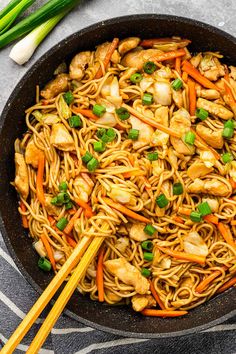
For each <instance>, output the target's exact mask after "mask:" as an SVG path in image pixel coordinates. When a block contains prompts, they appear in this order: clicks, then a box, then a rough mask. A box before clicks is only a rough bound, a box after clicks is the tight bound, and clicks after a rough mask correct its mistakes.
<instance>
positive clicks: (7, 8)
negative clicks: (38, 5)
mask: <svg viewBox="0 0 236 354" xmlns="http://www.w3.org/2000/svg"><path fill="white" fill-rule="evenodd" d="M21 1H22V0H11V1H10V2H9V3H8V4H7V5H6V6H5V7H4V8H3V9H2V10H1V11H0V18H3V17H4V16H5V15H7V14H8V13H9V12H10V11H11V10H12V9H13V8H14V7H16V5H18V4H19V3H20V2H21Z"/></svg>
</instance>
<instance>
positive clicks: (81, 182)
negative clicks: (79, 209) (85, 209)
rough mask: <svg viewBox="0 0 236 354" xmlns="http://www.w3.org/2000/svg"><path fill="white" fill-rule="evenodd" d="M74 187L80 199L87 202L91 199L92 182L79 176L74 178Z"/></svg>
mask: <svg viewBox="0 0 236 354" xmlns="http://www.w3.org/2000/svg"><path fill="white" fill-rule="evenodd" d="M73 187H74V188H75V190H76V192H77V194H78V197H79V199H81V200H82V201H84V202H85V203H87V202H88V200H89V196H90V194H91V192H92V190H93V187H92V184H91V183H88V181H87V180H85V179H84V178H83V177H81V176H77V177H76V178H75V179H74V183H73Z"/></svg>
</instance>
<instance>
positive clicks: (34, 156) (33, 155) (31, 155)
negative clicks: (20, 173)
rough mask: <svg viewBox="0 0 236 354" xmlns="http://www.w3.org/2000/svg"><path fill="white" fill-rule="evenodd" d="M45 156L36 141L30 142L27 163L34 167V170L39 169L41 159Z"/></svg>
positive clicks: (26, 157)
mask: <svg viewBox="0 0 236 354" xmlns="http://www.w3.org/2000/svg"><path fill="white" fill-rule="evenodd" d="M42 156H44V152H43V151H42V150H40V149H39V148H37V146H36V145H35V143H34V140H33V139H32V140H30V142H29V143H28V144H27V146H26V149H25V162H26V163H27V164H28V165H32V166H33V167H34V168H37V167H38V163H39V159H40V158H41V157H42Z"/></svg>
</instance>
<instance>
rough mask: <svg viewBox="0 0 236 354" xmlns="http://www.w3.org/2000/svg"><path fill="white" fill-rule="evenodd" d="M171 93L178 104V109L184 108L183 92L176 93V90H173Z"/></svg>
mask: <svg viewBox="0 0 236 354" xmlns="http://www.w3.org/2000/svg"><path fill="white" fill-rule="evenodd" d="M171 92H172V96H173V101H174V103H175V104H176V106H177V107H178V108H181V107H183V105H184V101H183V94H182V90H178V91H176V90H174V89H172V90H171Z"/></svg>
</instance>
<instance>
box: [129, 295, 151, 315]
mask: <svg viewBox="0 0 236 354" xmlns="http://www.w3.org/2000/svg"><path fill="white" fill-rule="evenodd" d="M131 302H132V307H133V309H134V311H137V312H140V311H142V310H143V309H145V308H150V307H155V306H156V301H155V299H154V298H153V297H152V295H139V294H136V295H134V296H132V300H131Z"/></svg>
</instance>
